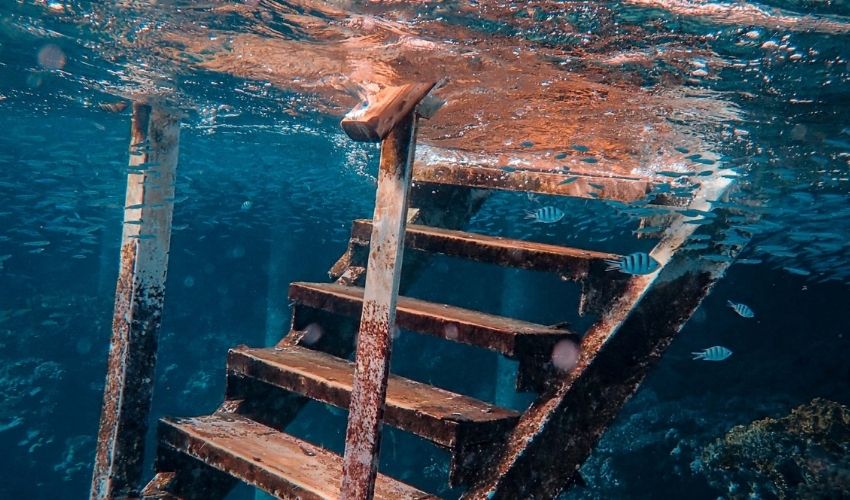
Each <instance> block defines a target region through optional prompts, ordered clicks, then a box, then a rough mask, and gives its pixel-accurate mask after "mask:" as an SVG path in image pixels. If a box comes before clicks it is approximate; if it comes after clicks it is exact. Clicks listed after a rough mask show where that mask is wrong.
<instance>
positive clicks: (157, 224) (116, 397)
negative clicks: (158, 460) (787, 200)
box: [91, 103, 180, 499]
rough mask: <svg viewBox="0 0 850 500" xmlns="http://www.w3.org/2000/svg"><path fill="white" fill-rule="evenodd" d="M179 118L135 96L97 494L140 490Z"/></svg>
mask: <svg viewBox="0 0 850 500" xmlns="http://www.w3.org/2000/svg"><path fill="white" fill-rule="evenodd" d="M179 139H180V123H179V120H178V118H177V117H176V116H175V115H174V114H171V113H169V112H167V111H166V110H164V109H162V108H160V107H152V106H150V105H147V104H141V103H134V104H133V117H132V128H131V137H130V161H129V169H128V175H127V194H126V197H125V208H124V229H123V233H122V236H121V263H120V269H119V272H118V285H117V288H116V291H115V308H114V315H113V319H112V339H111V341H110V350H109V360H108V367H107V375H106V388H105V390H104V396H103V407H102V410H101V416H100V429H99V431H98V437H97V453H96V455H95V465H94V474H93V477H92V484H91V498H93V499H111V498H124V497H126V496H127V495H129V494H130V492H132V491H138V488H139V486H140V481H141V474H142V461H143V459H144V455H145V454H144V444H145V436H146V433H147V428H148V423H147V421H148V411H149V410H150V404H151V393H152V389H153V381H154V380H155V376H154V371H155V370H154V369H155V365H156V344H157V334H158V331H159V326H160V318H161V316H162V307H163V301H164V297H165V276H166V271H167V269H168V250H169V245H170V241H171V217H172V210H173V201H174V175H175V171H176V168H177V152H178V146H179Z"/></svg>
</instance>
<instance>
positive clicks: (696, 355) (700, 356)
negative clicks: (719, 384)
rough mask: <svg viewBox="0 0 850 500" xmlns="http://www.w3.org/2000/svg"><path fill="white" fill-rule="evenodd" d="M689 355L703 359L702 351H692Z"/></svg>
mask: <svg viewBox="0 0 850 500" xmlns="http://www.w3.org/2000/svg"><path fill="white" fill-rule="evenodd" d="M691 355H692V356H693V357H694V359H705V353H704V352H692V353H691Z"/></svg>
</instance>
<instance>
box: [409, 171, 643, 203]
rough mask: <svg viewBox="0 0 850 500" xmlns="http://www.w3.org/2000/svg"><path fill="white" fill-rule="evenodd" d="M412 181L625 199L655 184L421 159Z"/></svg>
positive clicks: (635, 179)
mask: <svg viewBox="0 0 850 500" xmlns="http://www.w3.org/2000/svg"><path fill="white" fill-rule="evenodd" d="M413 181H414V182H415V183H427V184H452V185H461V186H468V187H471V188H481V189H498V190H503V191H523V192H529V193H539V194H548V195H557V196H571V197H575V198H599V199H606V200H617V201H623V202H633V201H638V200H641V199H643V198H645V197H646V195H647V194H648V193H649V192H650V190H651V189H652V185H653V182H652V181H649V180H647V179H645V178H638V177H623V176H605V175H587V174H578V173H576V174H573V173H570V172H567V173H559V172H551V171H538V170H517V169H513V168H511V169H500V168H494V167H482V166H476V165H459V164H424V163H419V162H418V163H416V165H415V166H414V168H413Z"/></svg>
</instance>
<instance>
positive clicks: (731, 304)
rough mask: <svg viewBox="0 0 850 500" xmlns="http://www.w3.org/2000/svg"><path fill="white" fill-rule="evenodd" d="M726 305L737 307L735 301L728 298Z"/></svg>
mask: <svg viewBox="0 0 850 500" xmlns="http://www.w3.org/2000/svg"><path fill="white" fill-rule="evenodd" d="M726 305H727V306H729V307H735V303H734V302H732V301H731V300H727V301H726Z"/></svg>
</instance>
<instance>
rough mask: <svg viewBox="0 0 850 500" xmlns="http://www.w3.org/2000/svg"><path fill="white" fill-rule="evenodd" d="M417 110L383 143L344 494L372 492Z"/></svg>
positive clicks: (368, 494)
mask: <svg viewBox="0 0 850 500" xmlns="http://www.w3.org/2000/svg"><path fill="white" fill-rule="evenodd" d="M416 120H417V117H416V112H415V111H411V112H410V113H408V115H407V116H406V117H404V118H402V119H401V120H400V121H399V122H398V123H397V124H396V126H395V128H393V129H392V131H391V132H390V133H389V134H388V135H387V136H386V138H385V139H384V141H383V143H382V144H381V164H380V170H379V172H378V191H377V194H376V200H375V214H374V224H373V230H372V246H371V250H370V252H369V263H368V266H367V271H366V287H365V292H364V297H363V314H362V316H361V319H360V333H359V335H358V339H357V356H356V363H355V364H356V367H355V373H354V385H353V391H352V395H351V406H350V413H349V418H348V429H347V430H346V436H345V456H344V459H343V480H342V490H341V491H342V498H343V499H346V500H354V499H358V500H364V499H368V498H372V494H373V491H374V487H375V476H376V473H377V465H378V451H379V448H380V425H381V418H382V414H383V406H384V398H385V397H386V391H387V376H388V374H389V361H390V351H391V346H392V336H391V333H392V329H393V328H394V326H395V312H396V300H397V299H398V287H399V281H400V278H401V262H402V251H403V249H404V229H405V225H406V213H407V198H408V193H409V191H410V177H411V167H412V163H413V156H414V150H415V146H416Z"/></svg>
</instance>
